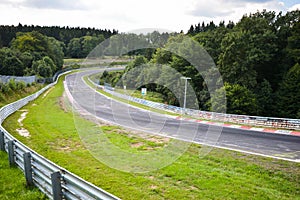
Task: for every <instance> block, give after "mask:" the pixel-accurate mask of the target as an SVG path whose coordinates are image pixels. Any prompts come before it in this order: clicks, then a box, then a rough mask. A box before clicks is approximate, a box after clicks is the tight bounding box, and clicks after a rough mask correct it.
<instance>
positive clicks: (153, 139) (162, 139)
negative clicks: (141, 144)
mask: <svg viewBox="0 0 300 200" xmlns="http://www.w3.org/2000/svg"><path fill="white" fill-rule="evenodd" d="M147 140H148V141H150V142H155V143H157V144H165V143H168V142H169V141H170V138H167V137H158V136H153V137H150V138H148V139H147Z"/></svg>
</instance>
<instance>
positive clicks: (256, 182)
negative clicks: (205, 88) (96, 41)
mask: <svg viewBox="0 0 300 200" xmlns="http://www.w3.org/2000/svg"><path fill="white" fill-rule="evenodd" d="M62 94H63V86H62V81H60V82H59V84H58V85H57V86H55V88H54V89H52V90H51V92H49V93H48V95H47V96H46V97H40V98H39V99H37V100H36V101H35V102H32V103H30V104H29V105H28V106H26V107H25V108H23V110H24V109H27V110H28V111H29V113H28V114H27V118H26V119H25V120H24V121H23V124H24V128H26V129H28V130H29V131H30V134H31V136H30V137H29V138H25V137H22V136H19V135H18V134H17V133H16V131H15V129H16V128H18V126H19V125H18V122H17V119H18V118H19V117H20V114H21V113H20V112H17V113H15V114H14V115H12V116H11V117H9V119H8V120H6V121H5V123H4V126H5V127H6V128H7V129H8V130H9V131H10V132H14V133H15V136H16V137H17V138H18V139H20V140H21V141H22V142H24V143H25V144H26V145H28V146H30V147H31V148H33V149H34V150H36V151H37V152H39V153H40V154H42V155H44V156H46V157H47V158H49V159H50V160H52V161H54V162H56V163H57V164H59V165H60V166H63V167H65V168H66V169H68V170H70V171H71V172H74V173H75V174H77V175H79V176H81V177H82V178H84V179H86V180H88V181H90V182H92V183H94V184H96V185H97V186H100V187H102V188H103V189H105V190H107V191H109V192H111V193H112V194H115V195H116V196H119V197H120V198H122V199H222V200H223V199H280V200H281V199H300V191H299V188H300V170H299V169H300V164H298V163H292V162H286V161H280V160H274V159H270V158H264V157H257V156H253V155H245V154H242V153H238V152H233V151H227V150H221V149H214V150H213V151H211V152H210V153H209V154H208V155H207V156H205V157H204V158H199V154H198V152H199V149H201V148H202V147H201V146H199V145H191V146H190V147H189V149H188V150H187V151H186V152H185V153H184V154H183V155H182V156H181V157H180V158H179V159H178V160H176V161H175V162H174V163H173V164H172V165H169V166H167V167H165V168H162V169H160V170H157V171H154V172H148V173H144V174H135V173H125V172H121V171H118V170H115V169H112V168H109V167H107V166H105V165H104V164H102V163H101V162H99V161H98V160H97V159H95V158H94V157H93V156H92V155H91V154H90V153H89V151H88V150H87V149H86V148H85V147H84V145H83V143H82V140H81V139H80V137H79V135H78V134H77V131H76V128H75V125H74V118H73V113H72V112H71V111H69V110H68V106H67V105H66V104H65V103H64V101H63V99H62ZM75 121H77V123H79V122H80V123H81V127H82V128H84V129H85V131H86V132H89V131H93V130H95V129H99V128H100V127H99V126H95V124H94V123H93V122H90V121H87V120H85V119H83V118H80V117H78V116H76V115H75ZM102 130H103V132H104V135H106V136H107V137H108V138H109V139H110V141H111V142H112V143H114V144H115V145H117V146H119V148H120V149H123V150H124V151H125V150H126V151H128V152H147V151H149V152H150V151H156V150H158V149H160V148H162V146H164V145H168V144H169V141H164V142H163V145H161V144H162V143H161V142H155V141H153V140H149V138H147V137H140V135H139V134H134V133H130V132H128V131H126V130H124V129H122V128H120V127H115V126H108V125H102ZM95 137H98V136H97V135H96V136H95ZM94 139H97V138H94ZM98 139H99V138H98ZM136 144H138V145H136Z"/></svg>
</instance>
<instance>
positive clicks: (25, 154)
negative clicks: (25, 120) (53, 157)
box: [0, 72, 119, 200]
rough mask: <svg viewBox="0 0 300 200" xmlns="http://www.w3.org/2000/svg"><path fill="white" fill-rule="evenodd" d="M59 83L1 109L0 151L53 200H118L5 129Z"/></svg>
mask: <svg viewBox="0 0 300 200" xmlns="http://www.w3.org/2000/svg"><path fill="white" fill-rule="evenodd" d="M65 73H66V72H65ZM65 73H63V74H65ZM63 74H60V76H61V75H63ZM57 80H58V78H57V79H56V81H55V82H54V83H52V84H49V85H47V86H46V87H44V88H43V89H41V90H40V91H38V92H36V93H35V94H32V95H30V96H27V97H25V98H23V99H20V100H18V101H16V102H13V103H11V104H8V105H6V106H4V107H2V108H1V109H0V150H2V151H6V152H7V153H8V157H9V163H10V165H17V166H18V167H19V168H20V169H21V170H22V171H23V172H24V174H25V178H26V184H27V185H28V186H33V185H34V186H36V187H38V188H39V189H40V190H41V191H42V192H43V193H44V194H46V195H47V196H48V197H49V198H50V199H53V200H60V199H84V200H85V199H109V200H110V199H119V198H118V197H116V196H114V195H112V194H110V193H108V192H106V191H104V190H103V189H101V188H99V187H96V186H95V185H93V184H91V183H89V182H87V181H85V180H83V179H82V178H80V177H78V176H76V175H75V174H73V173H71V172H69V171H67V170H66V169H64V168H62V167H60V166H58V165H56V164H55V163H53V162H51V161H50V160H48V159H46V158H45V157H43V156H41V155H39V154H38V153H36V152H35V151H33V150H32V149H30V148H29V147H27V146H26V145H24V144H22V143H21V142H20V141H18V140H17V139H16V138H15V137H13V136H12V135H11V134H10V133H9V132H7V131H6V130H5V129H4V128H3V127H2V125H1V124H2V122H3V121H4V120H5V119H6V118H7V117H8V116H9V115H11V114H12V113H14V112H16V111H17V110H18V109H20V108H22V107H23V106H25V105H26V104H28V103H29V102H30V101H33V100H34V99H36V98H37V97H39V96H40V95H41V94H42V93H43V92H45V91H46V90H48V89H49V88H50V87H52V86H54V85H55V84H56V83H57Z"/></svg>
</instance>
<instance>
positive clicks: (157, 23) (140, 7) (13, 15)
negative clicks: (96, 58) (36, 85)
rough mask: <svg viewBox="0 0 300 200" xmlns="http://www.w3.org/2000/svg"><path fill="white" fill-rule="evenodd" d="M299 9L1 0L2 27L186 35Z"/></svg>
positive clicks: (215, 2) (212, 1)
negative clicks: (200, 26) (193, 29)
mask: <svg viewBox="0 0 300 200" xmlns="http://www.w3.org/2000/svg"><path fill="white" fill-rule="evenodd" d="M297 8H299V9H300V0H123V1H122V0H0V24H1V25H18V24H19V23H21V24H23V25H24V24H27V25H32V24H33V25H41V26H44V25H46V26H54V25H55V26H56V25H58V26H71V27H78V26H80V27H95V28H101V29H105V28H107V29H113V28H114V29H117V30H119V31H121V32H127V31H131V30H134V29H141V28H162V29H167V30H171V31H180V30H184V32H186V31H187V30H188V29H189V27H190V25H191V24H197V23H199V22H202V21H205V22H209V21H212V20H213V21H214V22H215V23H219V22H220V21H221V20H225V22H228V21H229V20H232V21H235V22H237V21H238V20H239V19H240V18H241V17H242V15H243V14H245V13H250V12H252V13H253V12H256V11H257V10H260V11H261V10H262V9H267V10H274V11H277V12H279V11H283V12H284V13H285V12H286V11H288V10H295V9H297Z"/></svg>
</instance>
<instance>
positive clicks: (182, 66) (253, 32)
mask: <svg viewBox="0 0 300 200" xmlns="http://www.w3.org/2000/svg"><path fill="white" fill-rule="evenodd" d="M187 35H188V36H190V37H191V38H192V39H193V40H195V41H197V42H198V43H199V44H200V45H201V46H203V47H204V48H205V49H206V50H207V52H208V53H209V54H210V56H211V57H212V59H213V60H214V62H215V64H216V66H217V69H218V70H219V72H220V73H221V75H222V79H223V82H224V86H223V88H222V90H217V91H216V94H215V95H213V96H211V95H210V93H209V91H208V88H207V83H206V82H205V81H204V79H203V75H204V74H200V73H199V72H197V71H196V70H195V69H194V68H193V66H192V65H191V63H189V62H188V61H187V60H185V59H184V58H181V57H180V56H178V55H174V54H173V53H170V52H169V51H167V50H166V49H164V48H157V49H155V51H153V53H152V54H151V56H150V57H149V55H145V54H144V55H142V56H138V57H137V58H136V59H135V60H134V61H132V62H131V63H130V64H129V65H128V66H127V67H126V69H125V71H124V72H123V74H120V73H119V72H118V74H116V76H114V75H113V73H114V72H109V73H104V76H103V77H102V81H103V79H104V80H105V81H107V82H111V83H112V84H113V85H115V84H117V85H118V84H119V86H122V85H126V86H127V87H129V88H130V87H131V88H134V89H136V88H140V87H147V88H148V90H152V91H156V92H159V93H161V94H163V95H164V99H165V102H166V103H168V104H172V105H177V106H178V105H182V95H181V96H180V95H177V96H176V94H174V91H175V93H181V94H182V93H183V84H182V83H181V84H179V85H176V87H174V84H176V83H175V82H173V79H170V80H169V82H168V84H169V86H170V87H172V85H173V87H174V90H173V91H170V90H169V89H168V88H167V87H162V86H161V85H159V83H160V82H159V81H157V83H156V84H148V85H144V86H141V85H139V80H140V81H141V80H143V81H145V80H146V82H147V81H148V82H151V78H152V77H153V76H151V75H150V74H153V73H159V74H160V77H162V76H163V79H166V80H168V72H167V71H166V70H167V68H166V67H163V66H164V65H168V66H171V67H172V68H174V69H176V70H177V71H178V72H180V73H181V74H182V75H183V76H187V77H191V78H192V79H191V81H190V83H191V85H192V87H193V90H194V91H195V93H196V96H197V100H198V106H199V108H200V109H201V110H216V108H213V107H212V104H211V102H212V100H213V101H214V102H217V103H216V104H215V105H214V106H215V107H218V106H219V107H222V106H224V105H222V103H221V102H218V101H219V99H220V98H218V96H220V95H222V92H223V91H224V89H225V91H226V99H227V103H226V104H227V105H225V106H226V107H227V112H228V113H235V114H247V115H262V116H277V117H289V118H300V104H299V102H300V64H299V63H300V43H299V41H300V11H299V10H296V11H290V12H287V13H286V14H285V15H283V14H282V13H278V14H276V12H272V11H265V10H264V11H262V12H257V13H253V14H249V15H244V16H243V17H242V18H241V19H240V21H239V22H238V23H236V24H234V23H233V22H229V23H228V24H227V25H226V24H225V23H224V22H221V23H220V24H219V25H215V24H214V23H213V22H211V23H209V24H206V25H205V24H204V23H202V24H201V25H200V23H199V24H198V25H195V26H194V25H192V26H191V28H190V29H189V30H188V33H187ZM182 37H183V34H177V35H174V36H170V37H169V38H168V41H167V43H166V46H168V43H170V44H171V42H174V40H175V41H176V40H177V41H181V40H182V39H181V38H182ZM185 46H186V49H182V51H183V52H184V51H186V52H188V50H189V49H192V46H189V44H188V43H187V44H185ZM157 64H160V65H161V67H159V66H157ZM141 65H148V66H149V67H148V68H149V70H144V71H143V73H136V72H138V70H136V72H135V73H131V74H128V72H129V71H130V70H132V69H133V68H138V66H141ZM153 65H156V66H154V67H153ZM169 74H170V73H169ZM208 74H209V76H211V77H213V76H214V74H216V72H214V71H213V70H212V71H209V72H208ZM129 76H131V77H129ZM121 77H123V79H122V80H121ZM178 78H180V77H178ZM147 79H148V80H147ZM130 80H136V81H130ZM189 100H190V98H189V97H187V101H189ZM217 110H218V108H217Z"/></svg>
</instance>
